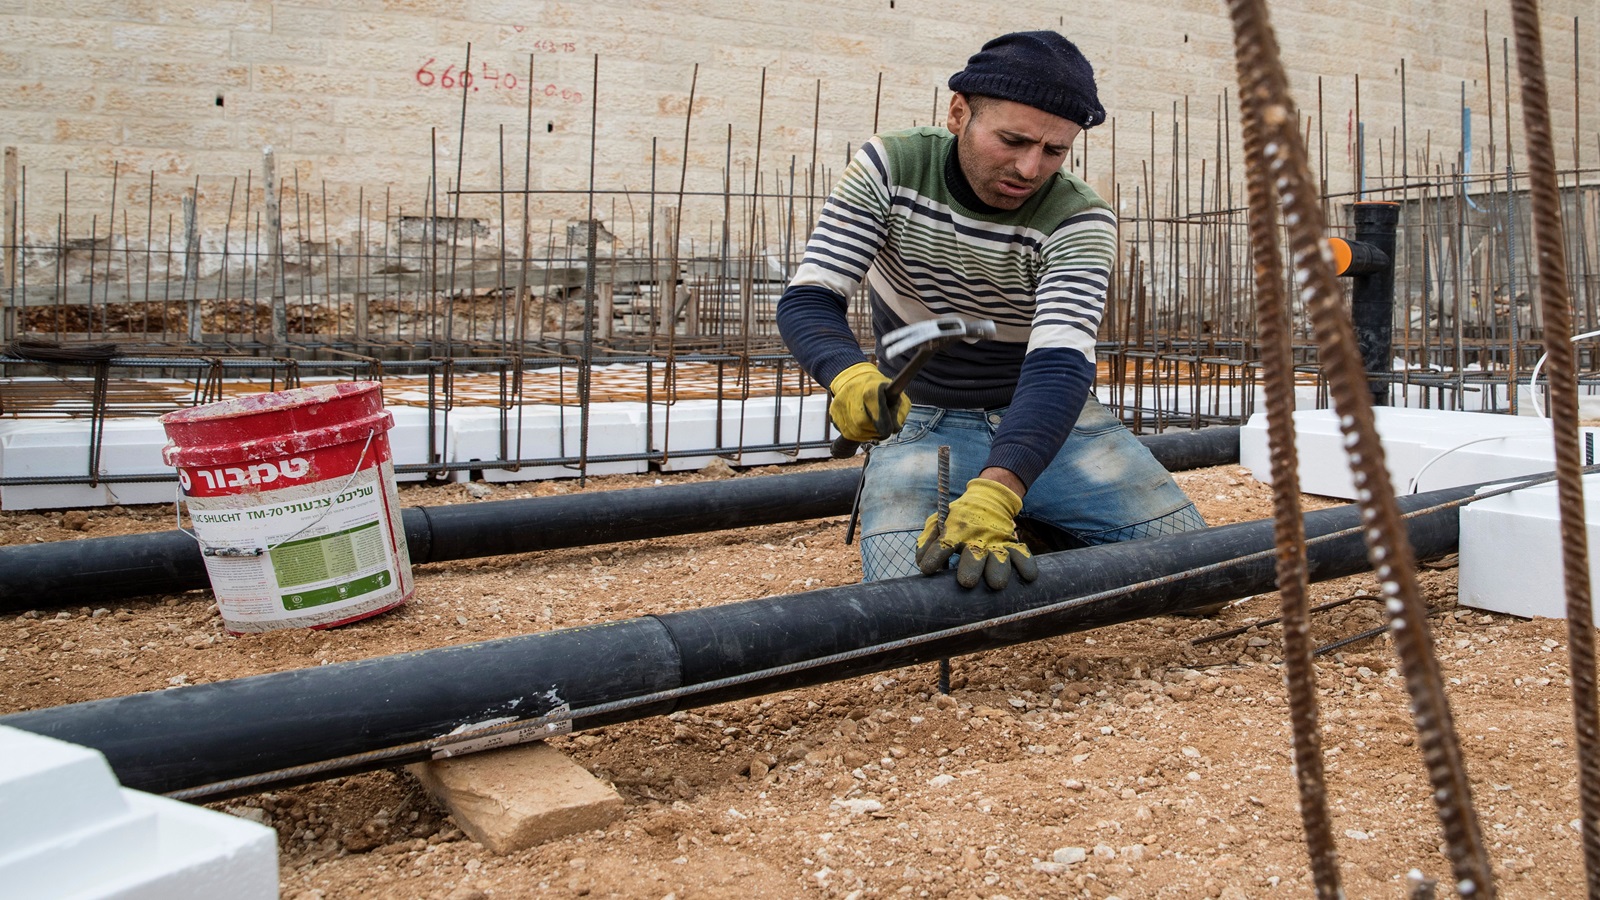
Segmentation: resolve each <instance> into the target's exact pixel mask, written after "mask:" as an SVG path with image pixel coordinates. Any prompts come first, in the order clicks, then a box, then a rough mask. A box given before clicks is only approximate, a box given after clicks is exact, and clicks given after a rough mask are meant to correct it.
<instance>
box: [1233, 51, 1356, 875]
mask: <svg viewBox="0 0 1600 900" xmlns="http://www.w3.org/2000/svg"><path fill="white" fill-rule="evenodd" d="M1235 34H1236V37H1238V38H1239V39H1240V44H1239V45H1238V59H1237V63H1238V68H1239V106H1240V126H1241V128H1242V130H1243V137H1244V153H1245V192H1246V198H1247V201H1248V203H1249V206H1250V249H1251V257H1252V261H1253V262H1254V265H1255V290H1256V329H1257V332H1256V334H1257V337H1256V343H1257V346H1258V347H1259V349H1260V353H1261V365H1262V371H1263V375H1264V377H1265V379H1266V383H1267V392H1266V398H1265V399H1266V407H1267V443H1268V447H1269V448H1270V451H1271V465H1272V513H1273V516H1272V527H1273V536H1274V541H1275V544H1276V547H1277V551H1278V556H1277V583H1278V593H1279V596H1280V597H1281V599H1282V605H1283V661H1284V679H1285V683H1286V686H1287V689H1288V695H1289V722H1290V726H1291V729H1292V732H1293V736H1294V764H1295V776H1296V781H1297V783H1298V787H1299V794H1300V821H1301V823H1302V825H1303V826H1304V828H1305V831H1306V847H1307V850H1308V851H1309V853H1310V856H1311V877H1312V882H1313V884H1315V886H1316V889H1317V896H1318V897H1320V898H1323V900H1333V898H1341V897H1343V896H1344V890H1343V888H1342V887H1341V886H1340V880H1339V851H1338V847H1337V845H1336V844H1335V843H1334V838H1333V821H1332V818H1331V817H1330V816H1329V814H1328V803H1327V790H1326V780H1325V778H1324V772H1323V766H1322V730H1321V726H1320V724H1319V717H1320V714H1319V710H1318V707H1317V682H1316V670H1315V668H1314V666H1313V665H1312V660H1311V640H1310V613H1309V612H1308V610H1307V606H1308V603H1307V599H1306V546H1305V540H1306V534H1305V523H1304V521H1303V519H1302V510H1301V508H1300V490H1299V487H1300V479H1299V474H1298V473H1299V467H1300V464H1299V457H1298V454H1297V453H1296V452H1295V443H1294V440H1295V433H1294V357H1293V347H1292V346H1291V340H1290V323H1289V310H1288V304H1287V303H1286V302H1285V297H1284V294H1283V257H1282V250H1281V248H1280V246H1279V243H1278V214H1277V208H1276V206H1275V204H1274V200H1275V198H1274V196H1273V192H1272V184H1271V182H1270V181H1269V180H1268V178H1267V158H1266V142H1265V139H1264V137H1263V133H1262V132H1263V128H1264V126H1263V124H1262V122H1261V106H1262V103H1263V102H1265V101H1267V100H1269V99H1270V98H1269V96H1268V95H1269V93H1270V92H1269V90H1268V89H1267V87H1266V86H1265V85H1263V84H1261V80H1262V76H1261V72H1262V67H1260V66H1256V67H1254V68H1252V67H1250V66H1247V65H1246V55H1247V52H1248V50H1247V46H1246V45H1245V44H1244V43H1243V36H1244V35H1245V34H1246V31H1245V29H1243V28H1240V29H1238V30H1237V31H1236V32H1235ZM1272 37H1273V36H1272V34H1271V33H1270V32H1269V33H1267V34H1266V35H1265V36H1264V39H1265V40H1272ZM1273 55H1276V52H1275V51H1274V53H1273Z"/></svg>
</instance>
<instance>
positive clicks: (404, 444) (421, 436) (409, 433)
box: [388, 406, 456, 481]
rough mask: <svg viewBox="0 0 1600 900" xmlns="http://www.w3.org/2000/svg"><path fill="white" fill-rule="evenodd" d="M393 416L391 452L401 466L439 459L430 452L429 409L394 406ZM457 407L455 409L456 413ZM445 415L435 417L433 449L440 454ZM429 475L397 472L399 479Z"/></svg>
mask: <svg viewBox="0 0 1600 900" xmlns="http://www.w3.org/2000/svg"><path fill="white" fill-rule="evenodd" d="M388 410H389V413H390V415H393V416H394V427H393V428H391V429H389V452H390V453H391V454H393V456H394V464H395V465H397V466H409V465H420V464H423V463H427V464H432V463H436V462H439V461H440V460H439V459H436V458H432V457H430V456H429V454H428V430H429V429H428V411H427V410H426V409H423V408H421V407H417V406H390V407H388ZM455 413H456V411H455V410H451V414H452V415H454V414H455ZM444 438H445V417H444V415H443V414H441V413H435V414H434V417H433V452H434V456H439V455H440V453H441V451H442V450H443V448H444ZM427 477H428V473H427V472H396V473H395V476H394V480H395V481H422V480H424V479H426V478H427Z"/></svg>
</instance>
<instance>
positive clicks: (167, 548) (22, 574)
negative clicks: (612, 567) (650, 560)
mask: <svg viewBox="0 0 1600 900" xmlns="http://www.w3.org/2000/svg"><path fill="white" fill-rule="evenodd" d="M1140 440H1141V441H1143V442H1144V444H1145V446H1146V447H1148V448H1149V449H1150V452H1151V453H1152V454H1153V455H1154V456H1155V458H1156V459H1157V460H1158V461H1159V462H1161V464H1162V465H1164V466H1166V467H1167V468H1168V469H1169V470H1171V471H1182V470H1184V469H1195V468H1202V467H1205V466H1219V465H1224V464H1226V463H1230V462H1237V461H1238V459H1239V429H1238V428H1237V427H1219V428H1206V429H1202V430H1200V431H1177V432H1168V433H1166V434H1157V435H1146V436H1143V437H1141V438H1140ZM859 477H860V470H859V469H827V470H822V471H816V472H802V473H798V474H792V475H770V476H762V477H757V478H734V479H729V480H724V481H715V482H705V483H699V484H683V485H670V486H666V487H649V488H638V489H634V490H626V491H590V492H586V493H582V494H569V495H566V496H559V497H537V498H533V499H529V500H499V501H494V502H489V503H463V504H456V505H452V506H420V507H412V508H409V509H406V510H404V511H403V516H404V519H403V523H404V524H403V527H404V528H405V539H406V545H407V547H408V548H409V549H410V551H411V561H412V562H413V563H416V564H421V563H430V562H448V561H450V560H457V559H475V558H478V557H483V556H498V555H501V554H506V553H530V552H533V551H538V550H557V549H561V548H564V547H579V546H591V545H596V544H606V543H614V542H617V541H632V540H644V539H649V538H659V537H667V536H670V535H677V534H696V533H700V532H706V531H720V530H724V529H730V528H749V527H752V526H755V525H771V524H774V523H778V522H799V521H803V520H806V519H819V518H825V517H827V516H837V515H844V514H845V513H848V512H849V511H850V504H851V502H852V501H853V500H854V498H855V490H856V482H857V481H858V480H859ZM209 583H210V582H209V580H208V578H207V576H206V569H205V563H204V561H203V560H202V558H201V556H200V550H199V548H198V547H197V545H196V544H195V540H194V538H192V537H190V536H189V535H188V534H186V533H184V532H182V531H165V532H157V533H154V534H135V535H126V536H122V537H110V538H86V539H84V540H78V541H56V542H54V543H49V544H23V545H17V546H11V547H0V613H13V614H14V613H19V612H24V611H26V610H30V609H46V608H50V607H54V606H63V605H73V606H90V605H94V604H99V603H106V602H108V601H114V600H124V599H129V598H133V597H148V596H152V595H155V594H173V593H179V592H182V591H189V590H194V589H196V588H204V587H206V586H207V585H208V584H209Z"/></svg>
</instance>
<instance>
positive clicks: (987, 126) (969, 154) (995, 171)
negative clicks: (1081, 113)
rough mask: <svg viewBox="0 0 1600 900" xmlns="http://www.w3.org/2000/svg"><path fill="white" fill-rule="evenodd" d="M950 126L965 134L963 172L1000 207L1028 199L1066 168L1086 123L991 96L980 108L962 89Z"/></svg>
mask: <svg viewBox="0 0 1600 900" xmlns="http://www.w3.org/2000/svg"><path fill="white" fill-rule="evenodd" d="M946 125H947V127H948V128H949V129H950V131H951V132H952V133H954V134H955V136H956V137H958V138H960V139H961V151H960V158H961V172H962V174H964V175H966V176H967V181H968V183H970V184H971V185H972V190H973V191H974V192H975V193H976V194H977V195H978V199H980V200H982V201H983V202H985V203H987V204H989V205H990V206H993V207H997V208H999V209H1016V208H1017V207H1019V206H1021V205H1022V204H1023V203H1026V202H1027V200H1028V198H1029V197H1032V196H1033V194H1034V192H1035V191H1037V190H1039V188H1041V187H1043V186H1044V183H1045V181H1046V180H1048V179H1049V178H1050V176H1051V175H1054V174H1055V173H1056V172H1057V171H1059V170H1060V169H1061V165H1062V163H1064V162H1066V159H1067V152H1068V151H1070V150H1071V149H1072V142H1073V141H1074V140H1076V139H1077V137H1078V134H1079V132H1081V131H1083V128H1082V127H1081V126H1079V125H1078V124H1077V123H1076V122H1071V121H1068V120H1066V119H1063V118H1061V117H1060V116H1056V115H1051V114H1050V113H1047V112H1045V111H1044V110H1040V109H1034V108H1033V107H1031V106H1027V105H1026V104H1022V103H1016V102H1013V101H1011V100H999V99H995V98H990V97H985V98H982V99H981V100H979V109H978V111H977V112H976V113H975V112H974V110H973V107H972V105H971V104H970V103H968V102H967V98H966V97H965V96H963V95H961V94H953V95H951V97H950V116H949V120H948V122H947V123H946Z"/></svg>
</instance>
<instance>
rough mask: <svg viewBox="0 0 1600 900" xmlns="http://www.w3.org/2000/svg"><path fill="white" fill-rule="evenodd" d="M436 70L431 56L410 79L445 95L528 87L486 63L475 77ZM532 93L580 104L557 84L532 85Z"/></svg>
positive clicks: (448, 66)
mask: <svg viewBox="0 0 1600 900" xmlns="http://www.w3.org/2000/svg"><path fill="white" fill-rule="evenodd" d="M568 46H570V45H568ZM439 66H440V63H439V60H438V59H437V58H435V57H432V56H430V57H428V61H427V62H425V63H423V64H422V65H420V66H418V67H417V71H416V73H415V74H414V75H413V76H412V77H413V78H414V79H415V80H416V82H417V84H419V85H421V86H422V87H425V88H434V87H436V88H442V89H444V90H447V91H455V90H469V91H474V92H476V91H479V90H491V91H493V90H501V91H517V90H522V89H525V88H526V87H527V85H526V84H525V83H524V80H523V79H521V78H518V77H517V75H516V73H515V72H510V71H506V72H502V71H500V70H499V69H496V68H494V67H493V66H490V65H489V64H488V63H486V62H480V63H479V66H480V68H479V69H478V71H477V72H476V73H473V72H469V71H466V70H464V69H460V68H457V66H456V64H455V63H445V64H444V68H442V69H441V68H439ZM533 91H534V94H535V95H536V96H541V95H542V96H544V97H547V98H549V99H552V100H560V101H563V102H567V103H578V102H581V101H582V100H583V94H582V93H581V92H579V91H575V90H572V89H571V88H565V87H562V86H561V85H559V84H534V85H533Z"/></svg>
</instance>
